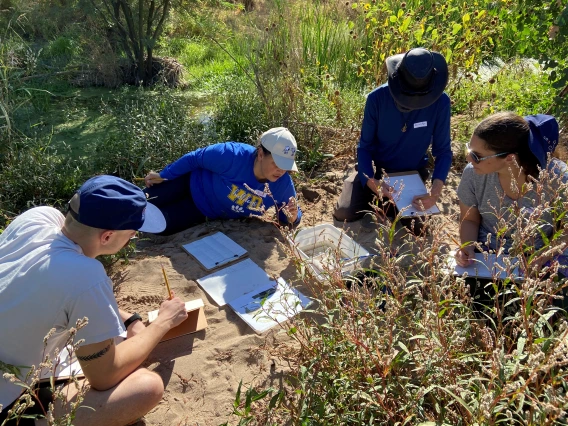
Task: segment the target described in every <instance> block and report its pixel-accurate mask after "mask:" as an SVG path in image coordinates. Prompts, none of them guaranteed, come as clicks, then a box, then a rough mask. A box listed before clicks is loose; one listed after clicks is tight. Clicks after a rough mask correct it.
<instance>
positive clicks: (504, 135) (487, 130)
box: [473, 112, 538, 179]
mask: <svg viewBox="0 0 568 426" xmlns="http://www.w3.org/2000/svg"><path fill="white" fill-rule="evenodd" d="M473 134H474V135H475V136H477V137H478V138H480V139H482V140H483V141H484V142H485V146H486V147H487V149H489V150H491V151H494V152H496V153H499V152H510V153H514V154H517V156H518V157H519V165H520V166H521V167H522V168H523V171H524V172H525V173H526V174H527V175H530V176H532V177H534V178H535V179H538V160H537V158H536V157H535V156H534V155H533V153H532V152H531V150H530V147H529V134H530V127H529V124H528V123H527V122H526V121H525V119H524V118H523V117H521V116H520V115H517V114H515V113H514V112H499V113H497V114H493V115H490V116H489V117H487V118H486V119H485V120H483V121H482V122H481V123H479V124H478V125H477V127H476V128H475V130H474V131H473Z"/></svg>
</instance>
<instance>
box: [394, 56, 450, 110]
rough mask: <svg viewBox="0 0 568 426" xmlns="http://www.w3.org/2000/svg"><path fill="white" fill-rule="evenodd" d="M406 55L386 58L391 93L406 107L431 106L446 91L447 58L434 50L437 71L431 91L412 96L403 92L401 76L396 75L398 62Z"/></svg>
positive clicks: (412, 108)
mask: <svg viewBox="0 0 568 426" xmlns="http://www.w3.org/2000/svg"><path fill="white" fill-rule="evenodd" d="M404 55H405V53H400V54H398V55H393V56H389V57H388V58H387V59H386V60H385V63H386V65H387V73H388V82H389V90H390V93H391V95H392V97H393V98H394V100H395V101H396V102H397V103H398V104H399V105H402V106H403V107H404V108H407V109H411V110H414V109H422V108H426V107H429V106H430V105H432V104H433V103H434V102H436V101H437V100H438V98H439V97H440V96H441V95H442V93H444V89H445V88H446V85H447V84H448V65H447V64H446V60H445V59H444V57H443V56H442V55H441V54H440V53H438V52H432V56H433V58H434V68H436V71H437V72H436V73H435V74H434V77H433V78H434V81H433V82H432V88H431V90H430V92H428V93H427V94H425V95H416V96H412V95H407V94H405V93H403V91H402V87H401V85H400V80H399V77H398V75H396V70H397V67H398V64H400V62H401V61H402V58H404Z"/></svg>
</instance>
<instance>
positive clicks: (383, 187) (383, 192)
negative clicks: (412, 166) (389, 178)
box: [367, 178, 394, 199]
mask: <svg viewBox="0 0 568 426" xmlns="http://www.w3.org/2000/svg"><path fill="white" fill-rule="evenodd" d="M367 186H368V187H369V189H370V190H371V191H373V192H374V193H375V194H377V195H380V196H383V197H387V198H390V199H392V197H393V193H394V188H393V187H392V186H390V185H389V184H388V183H386V182H385V181H382V182H381V181H380V180H377V179H373V178H370V179H368V180H367ZM379 186H380V188H379Z"/></svg>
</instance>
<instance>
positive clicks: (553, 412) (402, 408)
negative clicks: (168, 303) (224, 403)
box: [234, 173, 568, 426]
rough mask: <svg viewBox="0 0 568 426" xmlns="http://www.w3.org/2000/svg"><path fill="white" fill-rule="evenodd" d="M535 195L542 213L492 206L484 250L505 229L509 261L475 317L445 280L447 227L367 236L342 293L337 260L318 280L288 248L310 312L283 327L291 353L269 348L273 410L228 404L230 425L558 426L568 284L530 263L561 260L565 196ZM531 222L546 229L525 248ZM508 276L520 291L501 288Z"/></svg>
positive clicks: (549, 180) (469, 299)
mask: <svg viewBox="0 0 568 426" xmlns="http://www.w3.org/2000/svg"><path fill="white" fill-rule="evenodd" d="M541 184H542V186H541ZM544 188H546V189H544ZM535 190H536V191H537V192H538V193H539V196H540V195H544V192H545V191H546V192H547V196H546V199H548V200H550V203H547V204H546V205H544V206H543V208H542V209H534V211H533V209H521V208H520V207H509V208H506V209H500V208H499V207H498V206H495V213H496V215H497V217H498V218H499V221H500V222H499V228H500V231H499V233H498V235H494V236H493V237H492V238H493V239H494V241H495V242H496V243H497V248H498V250H500V248H501V247H502V246H503V244H504V243H505V240H504V235H505V233H504V230H506V229H510V228H514V229H515V232H514V233H513V234H512V236H511V237H510V238H511V240H512V241H511V242H512V244H513V251H512V252H511V258H510V264H509V263H508V262H507V261H505V262H504V265H505V266H503V269H502V270H503V271H504V274H505V276H506V277H507V278H505V279H502V278H501V279H499V278H498V277H499V276H500V275H501V268H500V267H497V266H496V269H495V271H494V273H493V278H492V279H491V280H490V281H491V283H489V284H487V286H488V287H487V288H493V289H495V290H496V292H495V294H496V296H494V297H493V298H487V300H485V301H484V303H485V305H484V306H480V304H479V303H480V301H479V299H477V298H474V295H472V294H471V292H470V287H469V285H470V283H471V280H472V278H466V277H455V276H453V275H452V274H451V273H450V272H449V271H448V268H449V265H448V260H449V258H450V256H451V254H450V253H449V252H448V251H449V250H448V249H449V247H448V243H447V240H448V236H447V232H446V230H447V229H448V227H449V226H453V225H450V224H449V223H448V218H447V217H446V218H444V217H443V216H438V217H436V216H434V217H431V218H430V219H429V220H428V226H429V227H430V232H429V233H428V235H424V234H423V235H421V236H414V235H411V234H409V233H407V232H406V230H404V229H400V228H399V227H398V226H397V224H396V223H391V222H390V221H388V220H387V221H386V222H385V223H382V224H379V225H378V226H377V238H376V239H375V246H374V247H373V249H374V251H375V253H376V255H375V257H374V258H373V260H372V263H371V264H370V265H367V269H360V270H359V271H360V272H364V274H361V275H359V277H358V278H356V277H357V275H355V274H354V276H353V277H352V278H351V279H350V287H349V286H348V285H347V281H346V280H345V279H342V278H341V273H340V271H339V268H340V267H341V263H342V262H341V261H340V260H339V259H342V257H343V255H342V253H341V251H340V250H339V248H338V249H337V251H334V252H333V253H331V254H330V255H329V257H327V258H326V259H328V260H327V261H326V262H322V263H318V264H319V265H324V266H323V268H324V270H325V272H324V280H323V282H319V281H317V280H314V277H313V274H312V273H311V272H310V267H309V264H308V263H307V261H305V260H302V259H301V258H299V256H298V254H297V252H296V251H295V250H289V249H288V250H289V251H288V253H289V255H290V256H291V258H292V259H294V261H295V263H296V266H297V271H298V276H299V279H300V280H301V283H302V285H303V286H305V288H307V289H309V291H310V293H311V294H312V295H314V297H315V299H316V300H315V302H314V306H312V307H311V308H310V311H309V312H310V313H309V314H307V315H302V316H296V317H294V318H292V319H291V321H290V322H289V323H287V324H286V325H284V326H283V328H284V329H285V331H286V332H287V333H288V335H289V336H290V337H291V338H292V340H293V342H288V343H286V344H284V345H280V346H279V347H278V349H277V350H274V349H271V352H270V356H271V357H274V356H275V354H278V357H279V360H280V361H281V362H282V363H285V364H286V365H288V366H290V368H291V371H290V373H289V375H288V377H287V380H286V381H285V383H284V384H282V385H281V386H280V389H279V392H278V394H276V395H275V396H274V397H273V398H279V399H280V401H279V402H278V404H277V406H276V407H274V408H273V407H271V406H270V405H274V404H273V403H272V401H271V403H270V405H269V406H267V404H266V402H264V403H261V402H259V403H252V404H251V402H250V401H246V403H243V401H242V400H239V399H238V398H237V401H235V412H234V414H235V415H237V416H238V417H240V419H241V422H242V423H241V424H245V422H246V424H251V425H253V424H254V425H263V426H264V425H279V424H284V423H281V422H279V421H277V420H275V419H283V418H284V419H287V422H286V423H285V424H294V425H310V426H311V425H326V426H331V425H337V426H343V425H375V424H376V425H422V426H426V425H434V424H436V425H456V426H460V425H464V426H465V425H471V426H473V425H478V426H479V425H495V424H508V425H509V424H510V425H513V424H515V425H544V424H550V425H552V424H565V421H566V413H567V410H568V403H567V399H566V392H567V391H568V373H567V370H566V368H567V367H568V321H567V315H566V311H565V310H564V309H565V307H566V306H567V305H568V302H567V301H566V300H565V299H564V297H566V296H567V295H568V291H567V290H568V281H567V278H566V276H565V275H564V274H565V273H566V271H565V270H562V269H561V268H560V267H559V264H558V263H556V262H555V261H553V262H551V263H550V264H546V265H544V266H542V267H541V266H540V265H541V264H544V259H546V258H547V256H549V255H550V254H551V253H555V254H559V253H562V252H563V250H564V249H565V243H564V242H563V241H564V239H565V236H564V232H563V229H564V227H565V226H566V225H565V211H566V210H565V207H564V203H563V201H562V200H563V199H566V194H567V191H568V184H567V183H565V182H564V183H562V182H561V181H560V179H558V178H557V177H552V176H550V175H547V174H546V173H543V174H541V177H540V179H539V185H538V188H537V187H536V186H535ZM528 210H530V211H528ZM378 213H379V212H378V211H377V218H379V217H380V216H379V215H378ZM547 214H550V215H551V217H552V218H553V219H552V221H550V219H548V220H546V219H545V215H547ZM543 221H546V222H547V223H553V224H556V225H554V229H553V230H552V234H551V235H550V237H549V238H544V239H543V240H544V246H543V247H542V248H539V249H538V250H537V249H536V248H535V245H534V241H535V237H538V236H540V235H541V229H542V222H543ZM502 232H503V233H502ZM283 233H284V236H285V237H288V238H292V239H293V235H292V233H291V232H290V231H289V230H284V231H283ZM482 246H483V243H481V244H479V248H481V247H482ZM500 254H502V253H500ZM320 259H321V258H320ZM565 261H566V259H564V262H565ZM515 264H516V265H517V266H519V267H520V268H521V269H522V270H523V273H524V280H522V281H515V280H514V277H515V276H516V275H515V274H516V272H514V271H515V268H514V265H515ZM325 265H327V266H325ZM338 265H339V266H338ZM320 267H321V266H320ZM496 283H500V286H499V285H497V284H496ZM477 297H479V295H478V296H477ZM474 302H475V303H474ZM561 307H562V308H561ZM254 394H255V395H263V396H266V395H267V394H266V392H261V391H260V390H258V389H257V390H255V392H254ZM251 405H252V406H251ZM267 419H268V420H267Z"/></svg>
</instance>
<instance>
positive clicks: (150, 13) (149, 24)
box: [146, 0, 156, 37]
mask: <svg viewBox="0 0 568 426" xmlns="http://www.w3.org/2000/svg"><path fill="white" fill-rule="evenodd" d="M155 8H156V0H152V1H151V2H150V9H149V10H148V22H147V24H146V35H147V36H148V37H150V34H151V33H152V22H154V10H155Z"/></svg>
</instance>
